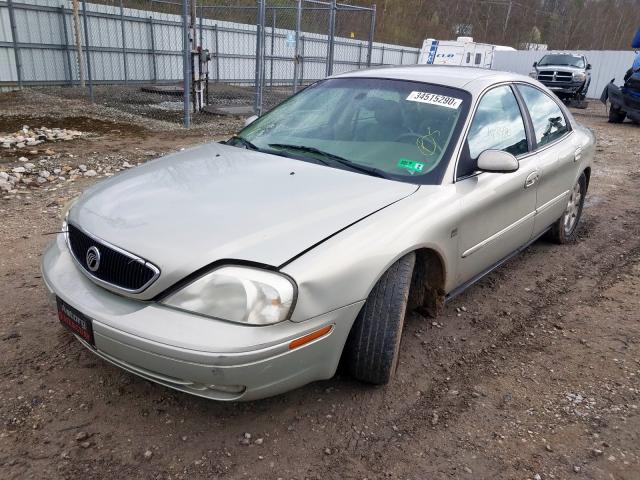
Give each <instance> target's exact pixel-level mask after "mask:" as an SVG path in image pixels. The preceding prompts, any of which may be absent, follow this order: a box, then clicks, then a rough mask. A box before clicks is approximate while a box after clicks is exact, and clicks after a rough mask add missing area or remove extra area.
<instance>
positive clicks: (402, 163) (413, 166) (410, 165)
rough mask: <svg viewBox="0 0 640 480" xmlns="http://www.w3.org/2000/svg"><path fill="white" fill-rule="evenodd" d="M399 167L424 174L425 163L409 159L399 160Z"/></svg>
mask: <svg viewBox="0 0 640 480" xmlns="http://www.w3.org/2000/svg"><path fill="white" fill-rule="evenodd" d="M397 165H398V167H400V168H406V169H407V170H411V171H412V172H422V171H423V170H424V163H422V162H416V161H414V160H409V159H408V158H401V159H400V160H398V164H397Z"/></svg>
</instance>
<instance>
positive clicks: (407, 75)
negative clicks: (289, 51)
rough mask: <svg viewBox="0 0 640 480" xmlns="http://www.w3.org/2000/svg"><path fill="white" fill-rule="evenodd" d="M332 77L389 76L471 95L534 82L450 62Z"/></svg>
mask: <svg viewBox="0 0 640 480" xmlns="http://www.w3.org/2000/svg"><path fill="white" fill-rule="evenodd" d="M332 78H388V79H393V80H409V81H415V82H425V83H433V84H437V85H446V86H449V87H454V88H460V89H463V90H467V91H469V92H471V93H472V94H477V93H480V92H481V91H483V90H484V89H485V88H487V87H488V86H490V85H492V84H495V83H501V82H526V83H531V84H536V83H537V82H532V81H531V78H529V77H527V76H524V75H518V74H516V73H510V72H502V71H499V70H488V69H485V68H475V67H458V66H449V65H404V66H388V67H378V68H370V69H366V70H355V71H353V72H348V73H343V74H340V75H335V76H333V77H332Z"/></svg>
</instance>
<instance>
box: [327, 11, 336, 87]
mask: <svg viewBox="0 0 640 480" xmlns="http://www.w3.org/2000/svg"><path fill="white" fill-rule="evenodd" d="M329 8H330V10H329V38H328V41H329V47H328V48H327V77H329V76H331V75H332V74H333V54H334V48H335V36H336V11H337V9H338V6H337V5H336V0H331V5H330V7H329Z"/></svg>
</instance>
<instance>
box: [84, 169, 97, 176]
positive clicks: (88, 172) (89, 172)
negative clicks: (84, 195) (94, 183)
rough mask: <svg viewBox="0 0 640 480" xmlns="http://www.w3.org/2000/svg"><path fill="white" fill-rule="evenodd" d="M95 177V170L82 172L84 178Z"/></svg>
mask: <svg viewBox="0 0 640 480" xmlns="http://www.w3.org/2000/svg"><path fill="white" fill-rule="evenodd" d="M96 175H97V172H96V171H95V170H87V171H86V172H84V176H85V177H95V176H96Z"/></svg>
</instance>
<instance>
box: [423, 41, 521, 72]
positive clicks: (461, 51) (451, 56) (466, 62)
mask: <svg viewBox="0 0 640 480" xmlns="http://www.w3.org/2000/svg"><path fill="white" fill-rule="evenodd" d="M496 50H515V48H511V47H504V46H501V45H491V44H488V43H476V42H474V41H473V38H471V37H458V38H457V40H436V39H435V38H427V39H426V40H425V41H424V42H423V43H422V49H421V50H420V56H419V57H418V63H419V64H421V65H458V66H463V67H477V68H491V64H492V63H493V54H494V52H495V51H496Z"/></svg>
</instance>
